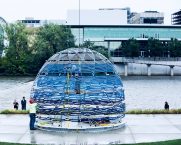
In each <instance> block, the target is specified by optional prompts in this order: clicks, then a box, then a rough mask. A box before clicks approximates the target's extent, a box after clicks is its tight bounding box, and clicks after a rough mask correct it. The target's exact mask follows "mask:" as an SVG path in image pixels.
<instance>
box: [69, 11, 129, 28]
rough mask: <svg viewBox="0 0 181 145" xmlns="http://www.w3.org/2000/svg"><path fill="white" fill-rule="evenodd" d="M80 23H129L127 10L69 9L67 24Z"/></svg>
mask: <svg viewBox="0 0 181 145" xmlns="http://www.w3.org/2000/svg"><path fill="white" fill-rule="evenodd" d="M79 14H80V17H79ZM79 18H80V19H79ZM79 20H80V21H79ZM79 23H80V24H81V25H125V24H127V10H126V9H99V10H80V12H79V10H69V11H68V13H67V24H68V25H79Z"/></svg>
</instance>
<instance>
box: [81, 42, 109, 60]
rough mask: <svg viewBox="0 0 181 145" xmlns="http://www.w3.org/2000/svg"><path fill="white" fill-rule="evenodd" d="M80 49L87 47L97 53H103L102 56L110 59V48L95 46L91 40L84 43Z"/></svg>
mask: <svg viewBox="0 0 181 145" xmlns="http://www.w3.org/2000/svg"><path fill="white" fill-rule="evenodd" d="M80 47H85V48H89V49H92V50H95V51H97V52H99V53H101V54H102V55H104V56H105V57H108V48H106V47H104V46H98V45H95V44H94V43H93V42H91V41H89V40H87V41H84V43H83V44H82V45H80Z"/></svg>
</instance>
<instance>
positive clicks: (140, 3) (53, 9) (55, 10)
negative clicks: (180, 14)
mask: <svg viewBox="0 0 181 145" xmlns="http://www.w3.org/2000/svg"><path fill="white" fill-rule="evenodd" d="M179 3H180V4H181V1H179V0H172V1H164V0H152V1H147V0H136V1H135V0H126V1H124V0H111V1H110V0H91V1H90V0H80V9H81V10H83V9H99V8H124V7H130V8H131V12H144V11H146V10H152V11H158V12H163V13H164V17H165V21H164V24H166V25H169V24H171V14H172V13H174V12H176V11H178V10H179V9H180V7H179V6H180V4H179ZM0 5H1V6H2V8H1V9H0V16H1V17H3V18H4V19H5V20H6V21H7V22H13V21H15V20H21V19H25V18H26V17H33V18H34V19H66V18H67V11H68V10H70V9H79V0H66V1H65V0H52V1H50V0H46V1H43V0H38V1H37V0H31V1H25V0H14V1H12V0H0ZM163 5H164V6H163Z"/></svg>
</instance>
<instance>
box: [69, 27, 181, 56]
mask: <svg viewBox="0 0 181 145" xmlns="http://www.w3.org/2000/svg"><path fill="white" fill-rule="evenodd" d="M68 27H70V28H71V31H72V33H73V35H74V36H75V39H76V44H78V43H79V40H80V43H83V42H84V41H91V42H93V43H94V44H95V45H98V46H104V47H105V48H107V49H109V55H110V56H111V55H114V53H113V54H111V53H110V52H111V51H114V50H116V49H118V48H119V46H120V45H121V44H122V42H124V41H127V40H129V39H130V38H135V39H136V40H138V42H139V43H140V46H141V47H144V46H145V43H147V41H148V39H149V38H151V37H152V38H155V39H158V40H161V41H162V42H163V43H167V42H168V41H170V40H171V38H176V39H178V40H179V41H181V26H174V25H158V24H157V25H145V24H144V25H140V24H139V25H133V24H129V25H80V26H79V25H69V26H68ZM79 31H80V35H79ZM79 36H80V39H79ZM116 56H119V52H118V55H116Z"/></svg>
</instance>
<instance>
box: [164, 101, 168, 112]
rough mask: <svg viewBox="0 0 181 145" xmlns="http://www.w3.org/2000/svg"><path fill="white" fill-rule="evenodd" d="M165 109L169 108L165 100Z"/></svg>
mask: <svg viewBox="0 0 181 145" xmlns="http://www.w3.org/2000/svg"><path fill="white" fill-rule="evenodd" d="M164 108H165V110H169V105H168V102H165V106H164Z"/></svg>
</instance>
